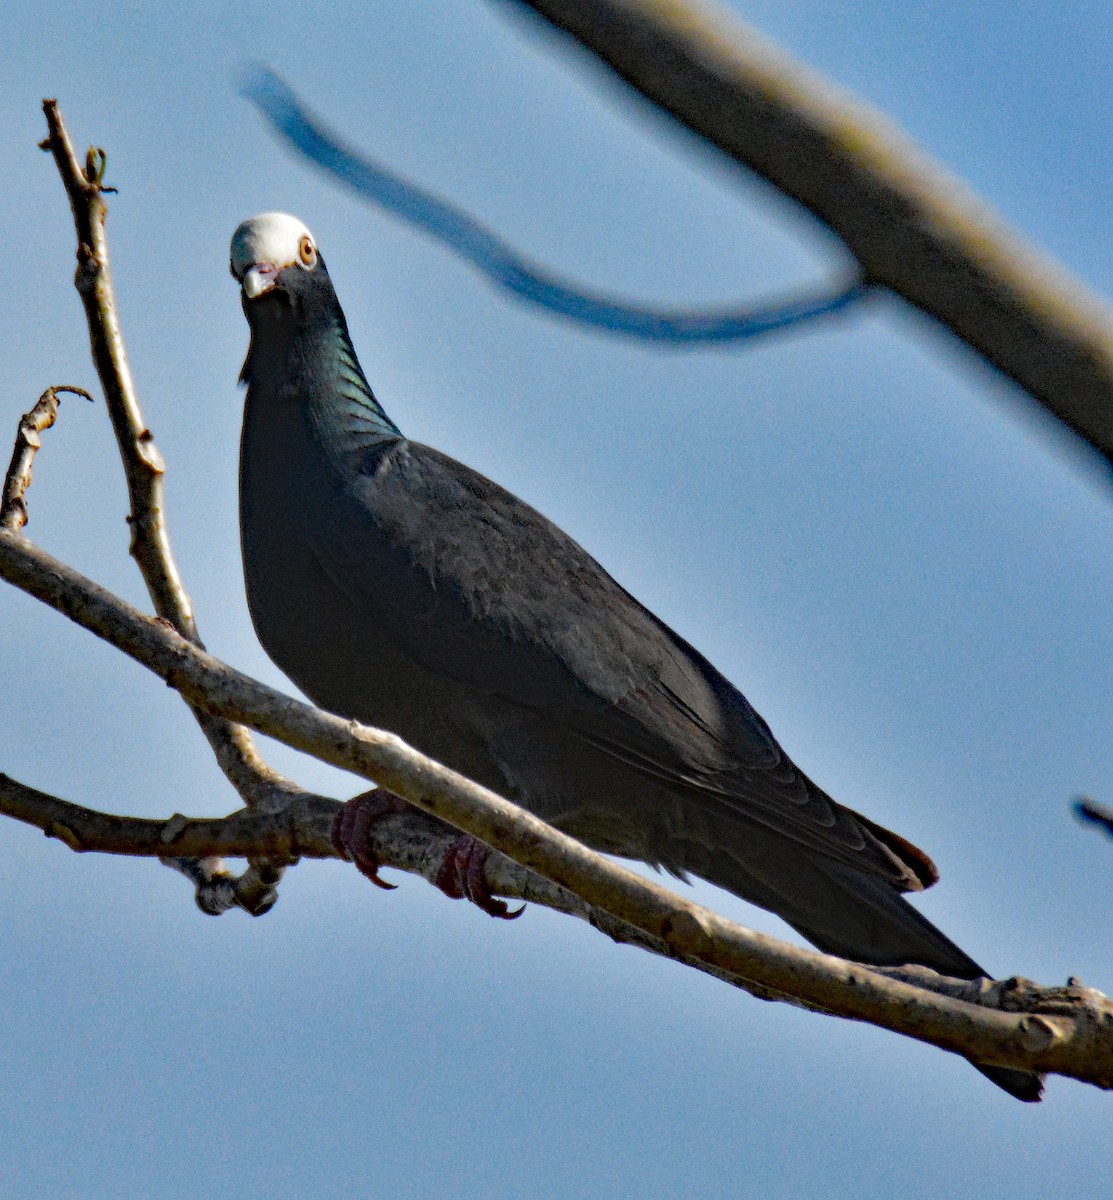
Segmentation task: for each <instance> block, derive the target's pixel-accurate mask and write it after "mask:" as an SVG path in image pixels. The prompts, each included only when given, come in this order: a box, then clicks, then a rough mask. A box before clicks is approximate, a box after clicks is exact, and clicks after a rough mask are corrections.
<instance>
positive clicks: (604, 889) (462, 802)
mask: <svg viewBox="0 0 1113 1200" xmlns="http://www.w3.org/2000/svg"><path fill="white" fill-rule="evenodd" d="M0 577H2V578H4V579H7V580H8V582H10V583H13V584H15V585H16V586H17V587H20V588H22V589H23V590H24V591H26V592H28V593H29V594H31V595H33V596H36V597H37V598H38V599H40V600H42V601H43V602H44V603H47V604H49V605H51V606H52V607H54V608H56V609H58V611H60V612H62V613H64V614H65V615H66V616H68V617H70V618H71V619H72V620H74V621H76V622H77V623H78V624H79V625H81V626H82V627H84V628H86V629H88V630H90V631H91V632H93V633H95V634H97V636H99V637H102V638H104V639H105V640H106V641H108V642H109V643H110V644H112V645H114V646H115V647H116V648H117V649H119V650H122V651H123V652H124V653H125V654H127V655H128V656H129V657H131V658H133V659H135V661H137V662H139V663H141V664H142V665H144V666H146V667H147V668H148V669H149V670H151V671H153V672H154V673H155V674H156V675H157V676H159V677H160V678H161V679H163V680H165V681H166V683H168V684H169V685H170V686H171V687H173V688H175V689H177V690H178V691H179V692H181V694H182V695H183V696H184V697H185V698H186V699H187V700H188V701H190V702H191V703H192V704H195V705H198V706H202V707H204V708H206V709H207V710H208V711H211V712H215V713H219V714H220V715H221V716H224V717H225V718H227V719H229V720H234V721H238V722H241V723H243V724H246V725H250V726H251V728H253V729H255V730H257V731H259V732H260V733H265V734H267V735H268V736H270V737H275V738H277V739H279V740H280V741H283V742H285V743H286V744H287V745H289V746H292V747H294V748H295V749H297V750H301V751H303V752H305V753H307V754H312V755H313V756H314V757H316V758H319V759H321V760H322V761H323V762H327V763H331V764H332V765H333V766H337V767H340V768H341V769H343V770H348V771H351V772H353V773H354V774H357V775H361V776H363V777H364V778H367V779H372V780H374V781H375V782H377V783H380V784H382V785H383V786H385V787H387V788H389V789H390V790H391V791H392V792H395V793H396V794H398V795H400V796H402V797H403V798H404V799H406V800H408V801H409V802H410V803H411V804H413V805H415V806H416V807H418V808H420V809H422V810H423V811H425V812H427V813H429V814H430V815H432V816H434V817H437V818H438V819H440V820H443V821H446V822H448V823H449V824H450V825H453V826H455V827H456V828H458V829H461V830H463V831H464V832H466V833H470V834H472V835H473V836H474V837H477V838H480V839H481V840H482V841H484V842H486V843H487V844H488V845H490V846H493V847H494V848H496V849H498V850H500V851H502V853H504V854H505V855H507V856H508V857H510V858H512V859H514V861H515V862H517V863H520V864H521V865H522V866H524V867H527V868H529V869H530V870H532V871H534V872H536V873H537V874H538V875H541V876H543V877H544V878H545V879H548V880H550V881H551V882H552V883H555V884H558V885H560V886H561V887H564V888H567V889H568V890H569V891H571V892H574V893H575V894H576V895H577V896H579V897H580V898H581V899H582V900H584V901H585V902H586V903H588V904H590V905H592V906H593V907H594V908H596V909H600V910H602V911H603V912H605V913H608V914H609V915H610V916H611V917H612V918H614V919H616V920H618V921H620V922H625V923H627V924H629V925H632V926H634V927H635V928H636V929H638V930H640V931H641V932H642V933H643V934H645V935H647V936H648V937H650V938H653V939H657V940H659V941H660V942H662V943H663V944H664V946H665V947H666V950H667V952H668V953H669V955H670V956H671V957H674V958H677V959H680V960H681V961H684V962H687V963H699V964H701V965H702V967H703V969H706V970H708V971H710V972H711V973H726V974H728V975H730V976H732V977H734V978H737V979H738V980H746V981H748V982H747V983H746V985H745V986H746V987H747V988H748V989H749V988H750V987H751V985H756V987H754V988H753V989H752V990H755V991H756V992H758V993H759V994H761V995H763V996H769V995H771V994H776V995H786V996H793V997H795V998H796V999H797V1000H799V1001H803V1002H804V1003H805V1004H807V1005H809V1006H812V1007H816V1008H821V1009H824V1010H826V1011H828V1012H831V1013H836V1014H838V1015H840V1016H843V1017H849V1018H851V1019H854V1020H861V1021H867V1022H869V1023H871V1024H875V1025H879V1026H882V1027H884V1028H888V1029H892V1030H895V1031H896V1032H898V1033H903V1034H906V1035H907V1036H909V1037H914V1038H917V1039H918V1040H920V1041H925V1042H929V1043H931V1044H932V1045H935V1046H939V1047H941V1048H942V1049H945V1050H950V1051H952V1052H954V1053H957V1054H961V1055H963V1056H964V1057H967V1058H970V1059H973V1060H974V1061H976V1062H979V1063H988V1064H994V1065H1001V1066H1011V1067H1017V1068H1020V1069H1023V1070H1029V1071H1040V1072H1044V1071H1049V1072H1054V1073H1057V1074H1062V1075H1070V1076H1072V1077H1074V1078H1077V1079H1081V1080H1084V1081H1086V1082H1090V1083H1094V1084H1096V1085H1097V1086H1099V1087H1105V1088H1110V1087H1113V1013H1110V1012H1109V1011H1108V1010H1107V1008H1105V1007H1102V1006H1101V1005H1098V1006H1096V1007H1095V1006H1094V1005H1093V1004H1091V1003H1090V1001H1089V1000H1088V999H1087V1000H1085V1001H1081V1000H1080V1001H1079V1002H1078V1004H1077V1005H1076V1006H1075V1007H1074V1008H1069V1006H1068V1009H1069V1011H1067V1012H1064V1011H1063V1007H1064V1003H1065V1002H1064V1001H1063V1000H1062V996H1061V994H1060V993H1059V992H1056V993H1055V995H1056V999H1055V1002H1054V1005H1053V1006H1052V1008H1051V1011H1050V1012H1044V1011H1043V1010H1042V1009H1041V1011H1040V1012H1039V1013H1037V1014H1030V1013H1029V1014H1025V1015H1023V1016H1015V1015H1010V1014H1006V1013H1002V1012H998V1011H993V1010H991V1009H987V1008H983V1007H981V1006H979V1005H975V1004H969V1003H965V1002H961V1001H956V1000H953V999H948V998H946V997H941V996H935V995H932V994H930V993H928V992H925V991H924V990H923V989H922V988H919V987H915V986H911V985H909V984H907V983H904V982H902V981H899V980H895V979H891V978H887V977H885V976H884V975H883V974H881V973H879V972H876V971H872V970H871V969H869V968H867V967H863V966H860V965H858V964H854V963H847V962H844V961H843V960H841V959H836V958H832V957H829V956H827V955H823V954H818V953H816V952H814V951H809V950H803V949H800V948H798V947H795V946H789V945H786V944H785V943H782V942H778V941H776V940H775V939H773V938H769V937H765V936H763V935H761V934H757V933H754V932H752V931H750V930H746V929H743V928H742V927H741V926H737V925H734V924H733V923H732V922H730V921H727V920H726V919H725V918H723V917H720V916H719V915H718V914H716V913H713V912H711V911H710V910H708V909H705V908H702V907H701V906H699V905H696V904H692V903H691V902H689V901H686V900H683V899H681V898H680V897H679V896H676V895H674V894H673V893H671V892H669V891H668V890H667V889H665V888H663V887H661V886H660V885H658V884H655V883H651V882H648V881H646V880H644V879H642V878H641V877H640V876H638V875H635V874H634V873H633V872H631V871H628V870H626V869H625V868H624V867H621V866H619V865H617V864H615V863H613V862H611V861H610V860H608V859H606V858H604V857H602V856H601V855H599V854H596V853H594V852H593V851H591V850H589V849H588V848H587V847H586V846H583V845H582V844H581V843H579V842H577V841H575V840H573V839H572V838H570V837H568V836H566V835H565V834H562V833H560V832H559V831H558V830H556V829H554V828H552V827H551V826H550V825H547V824H546V823H545V822H544V821H541V820H540V819H538V818H537V817H535V816H533V815H532V814H531V813H528V812H526V811H525V810H523V809H520V808H518V807H517V806H516V805H514V804H511V803H510V802H509V801H507V800H505V799H503V798H502V797H501V796H498V795H496V794H495V793H494V792H491V791H489V790H488V789H486V788H484V787H482V786H480V785H479V784H477V783H474V782H472V781H471V780H468V779H465V778H464V777H463V776H461V775H458V774H457V773H456V772H455V771H452V770H450V769H448V768H447V767H444V766H442V765H440V764H439V763H436V762H434V761H432V760H431V759H428V758H426V757H425V756H424V755H422V754H419V753H418V752H417V751H416V750H414V749H413V748H412V747H410V746H408V745H406V743H405V742H403V741H402V740H401V739H400V738H398V737H396V736H394V735H393V734H390V733H386V732H383V731H381V730H374V729H368V728H366V727H364V726H361V725H359V724H358V723H357V722H355V721H345V720H343V719H342V718H340V717H336V716H333V715H331V714H329V713H323V712H321V711H319V710H317V709H314V708H312V707H311V706H310V705H308V704H304V703H302V702H301V701H298V700H294V699H293V698H291V697H289V696H285V695H283V694H282V693H281V692H279V691H277V690H275V689H274V688H270V687H267V686H266V685H264V684H261V683H259V682H257V681H255V680H252V679H250V678H249V677H247V676H245V675H243V674H241V673H240V672H238V671H235V670H233V669H232V668H231V667H228V666H226V665H225V664H223V663H221V662H219V661H218V660H217V659H215V658H213V657H212V656H211V655H209V654H207V653H206V652H205V651H203V650H200V649H198V648H197V647H196V646H194V645H193V644H192V643H190V642H188V641H186V640H185V639H184V638H182V637H181V636H180V635H179V634H178V633H176V632H175V631H174V630H173V629H171V628H170V627H169V626H168V625H167V624H166V623H165V622H159V621H157V620H153V619H152V618H150V617H146V616H144V615H143V614H142V613H140V612H138V611H137V610H136V609H133V608H132V607H131V606H130V605H127V604H125V603H124V602H123V601H122V600H120V599H119V598H118V597H116V596H113V595H112V594H111V593H109V592H107V591H106V590H105V589H103V588H101V587H98V586H97V585H96V584H94V583H92V582H91V581H90V580H88V579H86V578H84V577H83V576H82V575H80V574H79V573H78V572H76V571H74V570H73V569H72V568H70V567H68V566H66V564H64V563H62V562H59V561H58V560H57V559H54V558H52V557H51V556H50V555H48V554H46V552H45V551H43V550H41V549H39V548H38V547H37V546H34V545H32V544H31V543H29V542H27V541H26V539H24V538H23V537H21V536H20V535H18V534H13V533H10V532H8V531H6V530H0ZM1085 994H1086V996H1087V997H1091V998H1092V996H1093V995H1096V993H1091V992H1089V991H1086V993H1085Z"/></svg>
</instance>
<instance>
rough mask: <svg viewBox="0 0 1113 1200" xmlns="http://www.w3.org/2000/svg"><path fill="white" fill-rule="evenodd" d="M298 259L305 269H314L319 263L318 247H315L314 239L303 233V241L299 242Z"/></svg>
mask: <svg viewBox="0 0 1113 1200" xmlns="http://www.w3.org/2000/svg"><path fill="white" fill-rule="evenodd" d="M298 258H299V259H300V260H301V265H302V266H303V267H312V266H314V265H315V264H316V262H317V247H316V246H314V245H313V239H312V238H311V237H310V236H309V234H307V233H303V234H302V237H301V241H300V242H298Z"/></svg>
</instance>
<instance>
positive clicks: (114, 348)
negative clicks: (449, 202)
mask: <svg viewBox="0 0 1113 1200" xmlns="http://www.w3.org/2000/svg"><path fill="white" fill-rule="evenodd" d="M43 112H44V114H45V115H46V123H47V129H48V131H49V133H48V136H47V138H46V140H45V141H44V142H42V143H41V146H42V149H44V150H49V151H50V153H51V154H52V155H53V157H54V162H55V164H56V165H57V168H58V173H59V175H60V176H61V178H62V183H63V184H64V186H65V189H66V195H67V197H68V198H69V202H70V209H71V210H72V212H73V220H74V227H75V229H76V232H77V274H76V277H75V284H76V287H77V291H78V294H79V295H80V297H81V301H82V303H83V305H84V307H85V317H86V320H87V322H88V325H89V343H90V346H91V347H92V352H93V362H94V364H95V365H96V369H97V374H98V375H99V377H100V382H101V387H102V388H103V389H104V397H105V403H106V405H107V408H108V415H109V418H110V419H111V421H112V428H113V431H114V432H115V434H116V441H117V444H118V446H119V448H120V459H121V461H122V463H123V467H124V476H125V478H126V480H127V488H128V497H129V500H130V504H131V513H130V515H129V517H128V523H129V525H130V526H131V534H132V540H131V546H130V552H131V554H132V556H133V557H134V559H135V561H136V563H137V564H138V566H139V570H140V573H141V574H142V576H143V580H144V582H145V583H146V585H147V591H148V593H149V594H150V597H151V601H152V603H153V604H154V606H155V612H156V613H157V614H158V615H159V616H160V617H162V618H163V619H164V620H166V621H169V622H170V624H172V625H173V626H174V628H175V629H176V630H178V632H179V633H180V634H181V635H182V636H183V637H185V638H188V639H189V640H190V641H192V642H194V643H195V644H196V645H198V646H200V645H201V644H202V643H201V639H200V636H199V635H198V632H197V626H196V623H195V622H194V617H193V606H192V604H191V603H190V599H189V594H188V593H187V592H186V589H185V585H184V584H183V583H182V579H181V576H180V574H179V572H178V567H177V564H176V563H175V561H174V556H173V554H172V553H171V550H170V535H169V532H168V530H167V527H166V521H165V503H164V495H163V486H162V477H163V473H164V472H165V469H166V468H165V464H164V463H163V459H162V455H161V454H160V453H159V451H158V447H157V446H156V445H155V442H154V438H153V436H152V434H151V431H150V430H149V429H148V427H147V424H146V422H145V421H144V419H143V413H142V410H141V409H140V407H139V398H138V396H137V395H136V392H135V385H134V384H133V382H132V378H131V368H130V367H129V366H128V360H127V352H126V351H125V349H124V339H123V334H122V332H121V330H120V320H119V315H118V313H117V309H116V297H115V293H114V290H113V287H112V272H111V268H110V265H109V256H108V240H107V237H106V234H105V220H106V218H107V215H108V210H107V206H106V205H105V202H104V198H103V193H104V192H105V191H110V190H112V189H109V188H106V187H105V186H104V171H105V164H106V158H105V154H104V151H103V150H99V149H95V148H90V150H89V152H88V154H87V155H86V162H85V167H84V168H82V167H81V166H80V164H79V163H78V160H77V156H76V155H75V153H74V150H73V144H72V143H71V141H70V137H69V133H68V132H67V130H66V126H65V122H64V121H63V120H62V114H61V112H60V111H59V108H58V104H57V101H55V100H44V101H43ZM194 715H195V716H196V718H197V721H198V723H199V724H200V726H201V729H202V731H203V732H204V734H205V737H206V738H207V739H208V741H209V745H210V746H211V747H212V749H213V753H214V754H215V756H216V760H217V762H218V763H219V764H220V767H221V770H222V771H223V772H224V774H225V775H226V776H227V778H228V780H229V782H230V783H231V784H232V786H233V787H234V788H235V789H236V791H237V792H238V793H239V794H240V796H241V797H242V798H243V799H244V801H245V802H246V803H248V804H258V805H264V806H265V805H274V806H278V807H280V806H281V805H282V804H284V803H285V802H286V801H287V799H289V798H290V797H292V796H296V795H299V794H300V789H299V788H297V786H296V785H295V784H293V783H292V782H291V781H290V780H288V779H286V778H284V777H283V776H282V775H281V774H279V772H277V771H275V770H273V768H271V767H270V766H268V765H267V764H266V763H265V762H264V761H263V759H262V757H261V756H260V755H259V753H258V751H257V750H256V749H255V744H254V742H253V741H252V738H251V735H250V734H249V733H248V732H247V730H246V729H242V728H236V727H235V726H233V725H231V724H229V723H228V722H226V721H223V720H221V719H219V718H216V717H213V716H212V714H210V713H206V712H203V711H200V710H197V711H195V713H194Z"/></svg>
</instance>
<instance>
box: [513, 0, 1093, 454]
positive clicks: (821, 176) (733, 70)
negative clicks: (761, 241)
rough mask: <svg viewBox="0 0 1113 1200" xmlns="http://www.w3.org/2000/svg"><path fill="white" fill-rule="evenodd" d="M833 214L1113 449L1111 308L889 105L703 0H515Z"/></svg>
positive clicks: (867, 250)
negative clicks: (937, 157) (881, 106)
mask: <svg viewBox="0 0 1113 1200" xmlns="http://www.w3.org/2000/svg"><path fill="white" fill-rule="evenodd" d="M522 6H528V7H529V8H530V9H532V10H533V11H534V12H536V13H538V14H540V15H541V16H542V17H544V18H545V20H546V21H548V22H549V23H550V24H551V25H553V26H556V27H557V28H558V29H561V30H563V31H565V32H566V33H568V34H571V35H572V37H574V38H576V39H577V40H578V41H579V42H580V43H581V44H582V45H583V46H585V47H587V49H588V50H590V51H591V52H592V53H593V54H594V55H596V56H597V58H598V59H600V60H601V61H602V62H603V63H605V64H606V65H607V66H608V67H610V68H611V70H612V71H613V72H615V74H617V75H618V76H619V77H620V78H621V79H623V80H625V81H626V83H628V84H630V85H631V86H632V87H633V88H635V89H636V90H637V91H639V92H640V93H641V94H642V95H643V96H645V97H646V98H647V99H649V100H650V101H652V102H653V103H654V104H655V105H657V106H659V107H660V108H661V109H663V110H664V111H665V112H666V113H668V114H670V115H671V116H673V117H674V118H676V120H678V121H680V122H681V123H682V124H684V125H686V126H687V127H688V128H689V129H691V130H692V131H694V132H695V133H697V134H699V135H700V136H702V137H704V138H706V139H707V140H708V141H709V142H711V143H712V144H713V145H715V146H717V147H719V149H721V150H723V151H724V152H725V153H726V154H728V155H730V157H731V158H733V159H735V160H736V161H737V162H739V163H742V164H743V165H744V166H747V167H750V168H752V169H753V170H754V171H756V172H758V174H760V175H763V176H764V177H765V178H766V179H768V180H769V181H770V182H771V183H772V184H774V185H775V186H776V187H777V188H779V189H780V190H781V191H782V192H784V193H785V194H786V195H788V196H791V197H792V198H793V199H795V200H797V201H799V202H800V203H801V204H802V205H804V206H805V207H806V208H807V209H809V210H810V211H811V212H812V213H814V214H815V216H817V217H819V218H820V220H822V221H824V222H825V223H826V224H827V225H828V226H830V228H831V229H832V230H833V231H834V232H835V233H836V234H837V235H838V236H839V237H840V238H841V239H842V240H843V242H844V243H845V244H846V246H847V247H848V248H849V250H850V251H851V253H853V254H854V256H855V258H857V260H858V262H859V264H860V266H861V269H862V274H863V276H864V278H865V279H866V280H867V281H869V282H871V283H875V284H882V285H884V286H886V287H889V288H891V289H892V290H893V291H895V292H897V293H898V294H899V295H901V296H903V297H904V298H905V299H906V300H908V301H910V302H911V303H912V304H914V305H916V306H917V307H918V308H920V309H922V310H923V311H924V312H926V313H929V314H930V315H932V316H934V317H935V318H937V319H938V320H939V321H941V322H942V323H943V324H944V325H945V326H947V328H949V329H950V330H951V331H952V332H954V333H955V334H957V335H958V337H960V338H961V339H962V340H963V341H964V342H966V344H967V345H969V346H972V347H973V348H974V349H975V350H977V351H978V352H979V353H981V354H982V355H984V356H985V357H986V358H987V359H988V360H989V361H990V362H991V363H993V365H994V366H996V367H998V368H999V369H1000V370H1001V371H1002V372H1004V374H1006V375H1007V376H1009V378H1011V379H1013V380H1015V381H1016V382H1017V383H1018V384H1020V386H1021V387H1022V388H1024V389H1025V390H1026V391H1028V392H1029V393H1030V394H1031V395H1032V396H1033V397H1035V399H1036V400H1038V401H1040V402H1041V403H1042V404H1043V405H1044V406H1045V407H1046V408H1047V409H1049V410H1050V411H1051V412H1052V413H1054V414H1055V416H1057V417H1058V418H1059V419H1060V420H1061V421H1064V422H1065V423H1066V424H1067V425H1069V426H1070V427H1071V428H1072V429H1074V430H1075V431H1076V432H1077V433H1079V434H1081V436H1082V437H1084V438H1086V439H1087V440H1088V441H1089V442H1090V444H1091V445H1092V446H1093V447H1094V448H1095V449H1096V450H1098V451H1099V452H1100V453H1101V454H1103V455H1104V456H1105V457H1106V459H1108V460H1109V461H1111V462H1113V313H1111V312H1110V309H1109V306H1108V304H1107V303H1106V302H1105V301H1104V300H1103V299H1101V298H1100V297H1098V296H1096V295H1095V294H1094V293H1093V292H1091V291H1090V290H1089V289H1088V288H1086V287H1085V285H1084V284H1083V283H1082V282H1081V281H1080V280H1078V279H1076V278H1074V277H1073V276H1071V275H1070V274H1069V273H1068V272H1067V271H1066V270H1065V269H1064V268H1063V267H1061V266H1059V265H1058V264H1057V263H1054V262H1052V261H1051V260H1050V259H1049V258H1047V257H1045V256H1043V255H1041V254H1038V253H1037V252H1036V251H1034V250H1033V249H1032V248H1031V247H1029V246H1028V245H1027V244H1026V243H1024V242H1023V241H1022V240H1021V239H1020V238H1019V237H1017V236H1016V235H1015V234H1014V233H1013V232H1012V231H1011V230H1009V229H1008V228H1007V227H1006V226H1005V224H1004V222H1003V221H1001V220H1000V218H998V217H997V216H996V215H995V214H993V213H992V212H991V211H990V210H989V209H988V207H987V206H986V205H985V204H984V203H983V202H982V201H981V200H980V199H978V198H977V197H976V196H974V195H973V193H972V192H970V190H969V189H968V188H967V187H965V186H964V185H963V184H962V183H960V182H959V181H958V180H957V179H956V178H955V177H954V176H952V175H951V174H950V173H949V172H947V171H945V170H944V169H943V168H941V167H940V166H939V165H937V164H936V163H934V162H933V161H931V160H930V159H929V158H928V156H927V155H926V154H924V153H923V151H921V150H920V149H918V148H917V147H916V146H915V145H913V144H912V142H911V141H910V139H909V138H908V137H907V136H906V135H904V134H903V133H902V132H901V131H900V130H899V129H897V128H896V127H895V126H894V125H893V124H892V122H891V121H889V120H888V119H887V118H885V117H884V116H883V115H882V114H881V113H879V112H877V111H875V110H873V109H871V108H869V107H868V106H867V105H865V104H863V103H862V102H860V101H858V100H856V99H854V98H852V97H851V96H850V95H848V94H847V93H846V92H845V91H843V90H841V89H836V88H835V87H833V86H832V85H831V84H830V83H828V82H827V81H826V80H824V79H822V78H821V77H820V76H819V75H817V74H816V73H815V72H814V71H811V70H809V69H808V68H806V67H805V66H803V65H802V64H800V63H798V62H796V61H794V60H793V59H791V58H790V57H789V56H788V55H787V54H785V53H784V52H783V51H781V50H779V49H778V48H776V47H775V46H773V45H771V44H769V43H768V42H767V41H765V39H763V38H762V37H761V36H760V35H759V34H757V33H756V32H755V31H753V30H752V29H750V28H748V27H746V26H745V25H743V24H741V23H740V22H739V21H738V20H737V18H735V17H734V16H733V15H728V14H727V13H725V12H724V11H723V10H722V9H719V8H715V7H713V6H712V5H711V4H709V3H706V2H704V0H669V2H668V3H661V2H660V0H515V7H522Z"/></svg>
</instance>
